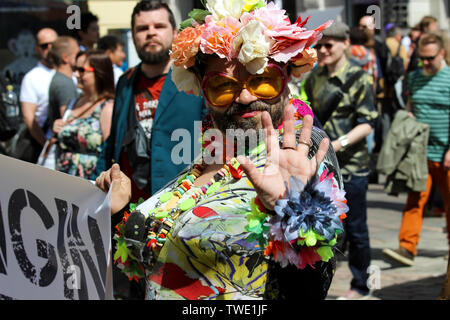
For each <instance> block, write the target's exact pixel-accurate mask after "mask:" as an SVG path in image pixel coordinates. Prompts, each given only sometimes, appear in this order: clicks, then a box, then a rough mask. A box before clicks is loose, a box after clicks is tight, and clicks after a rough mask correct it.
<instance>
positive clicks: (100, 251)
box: [88, 216, 107, 286]
mask: <svg viewBox="0 0 450 320" xmlns="http://www.w3.org/2000/svg"><path fill="white" fill-rule="evenodd" d="M88 226H89V234H90V235H91V240H92V242H93V243H94V249H95V254H96V256H97V263H98V267H99V270H100V277H101V279H102V283H103V285H104V286H106V267H107V262H106V256H105V247H104V246H103V239H102V234H101V232H100V228H99V227H98V224H97V220H95V219H94V218H91V217H89V216H88Z"/></svg>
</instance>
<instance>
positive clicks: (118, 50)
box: [97, 35, 126, 85]
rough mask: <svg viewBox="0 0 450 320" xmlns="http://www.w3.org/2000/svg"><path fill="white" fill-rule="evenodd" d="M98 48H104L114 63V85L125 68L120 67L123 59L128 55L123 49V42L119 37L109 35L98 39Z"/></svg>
mask: <svg viewBox="0 0 450 320" xmlns="http://www.w3.org/2000/svg"><path fill="white" fill-rule="evenodd" d="M97 49H99V50H103V51H105V52H106V53H107V54H108V55H109V58H110V59H111V62H112V63H113V71H114V85H116V84H117V81H119V78H120V76H121V75H122V73H123V70H122V69H121V68H120V67H121V66H122V65H123V61H124V60H125V57H126V55H125V52H124V51H123V44H122V43H121V42H120V40H119V38H117V37H115V36H112V35H107V36H104V37H102V38H100V40H98V42H97Z"/></svg>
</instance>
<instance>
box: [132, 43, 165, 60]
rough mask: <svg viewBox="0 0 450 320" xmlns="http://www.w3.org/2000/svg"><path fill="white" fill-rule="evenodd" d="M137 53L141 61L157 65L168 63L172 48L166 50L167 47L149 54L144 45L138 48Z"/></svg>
mask: <svg viewBox="0 0 450 320" xmlns="http://www.w3.org/2000/svg"><path fill="white" fill-rule="evenodd" d="M136 52H137V55H138V57H139V59H141V61H142V62H143V63H144V64H150V65H155V64H160V63H163V62H167V61H169V59H170V48H166V47H163V48H162V49H161V50H160V51H158V52H147V51H145V45H144V46H142V47H140V48H136Z"/></svg>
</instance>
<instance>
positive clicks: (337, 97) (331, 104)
mask: <svg viewBox="0 0 450 320" xmlns="http://www.w3.org/2000/svg"><path fill="white" fill-rule="evenodd" d="M364 73H366V72H365V71H364V70H362V69H360V70H358V72H355V73H354V74H352V75H351V76H350V78H349V79H348V80H347V81H346V82H345V83H344V84H343V85H341V86H339V90H337V91H336V92H335V94H334V96H333V97H332V98H331V99H329V100H328V104H327V106H326V107H325V108H324V109H325V110H326V113H325V114H323V115H322V116H321V117H320V119H319V120H320V122H321V123H322V125H323V126H324V125H325V123H327V121H328V120H329V119H330V117H331V115H332V114H333V112H334V111H335V110H336V109H337V107H338V105H339V102H340V101H341V99H342V97H343V96H344V94H346V93H348V91H349V90H350V88H351V87H352V86H353V84H354V83H355V82H356V81H357V80H358V79H359V78H360V77H362V76H363V75H364Z"/></svg>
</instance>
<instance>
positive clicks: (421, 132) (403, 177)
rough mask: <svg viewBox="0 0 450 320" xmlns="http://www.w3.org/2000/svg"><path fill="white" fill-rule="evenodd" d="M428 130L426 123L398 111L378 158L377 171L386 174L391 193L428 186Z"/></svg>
mask: <svg viewBox="0 0 450 320" xmlns="http://www.w3.org/2000/svg"><path fill="white" fill-rule="evenodd" d="M429 134H430V127H429V126H428V125H427V124H425V123H421V122H418V121H417V120H416V119H414V118H412V117H410V116H409V114H408V112H406V111H405V110H399V111H397V113H396V114H395V117H394V121H393V122H392V125H391V129H390V130H389V132H388V134H387V136H386V139H385V141H384V143H383V146H382V147H381V151H380V154H379V155H378V161H377V170H378V172H379V173H382V174H385V175H387V180H386V184H385V188H384V190H385V191H386V192H387V193H388V194H389V195H395V196H397V195H398V194H399V193H401V192H411V191H416V192H420V191H423V190H425V189H426V182H427V177H428V165H427V144H428V137H429Z"/></svg>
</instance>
